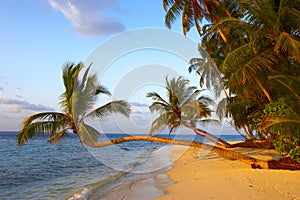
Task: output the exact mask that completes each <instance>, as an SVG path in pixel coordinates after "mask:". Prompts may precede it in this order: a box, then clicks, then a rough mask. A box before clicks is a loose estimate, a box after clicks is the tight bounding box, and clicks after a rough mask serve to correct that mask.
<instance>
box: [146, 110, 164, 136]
mask: <svg viewBox="0 0 300 200" xmlns="http://www.w3.org/2000/svg"><path fill="white" fill-rule="evenodd" d="M166 122H167V113H162V114H161V115H159V117H157V118H156V119H155V120H154V121H153V122H152V124H151V128H150V131H149V134H150V135H152V134H153V133H159V132H161V131H162V130H163V129H165V128H166V127H167V125H168V124H167V123H166Z"/></svg>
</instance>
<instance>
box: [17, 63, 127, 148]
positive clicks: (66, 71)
mask: <svg viewBox="0 0 300 200" xmlns="http://www.w3.org/2000/svg"><path fill="white" fill-rule="evenodd" d="M90 67H91V66H89V67H88V68H87V69H86V70H85V72H84V73H83V75H82V78H81V79H80V72H81V70H82V69H83V68H84V64H83V63H82V62H80V63H78V64H77V65H75V64H74V63H68V64H66V65H65V66H64V67H63V83H64V86H65V92H64V93H63V94H62V95H61V96H60V99H61V101H60V105H61V107H62V110H63V112H42V113H37V114H34V115H31V116H28V117H27V118H26V119H25V120H24V121H23V123H22V128H21V131H20V133H19V134H18V136H17V139H18V144H19V145H23V144H24V143H25V142H26V141H28V140H29V139H31V138H33V137H34V136H37V135H44V134H48V133H49V140H48V141H49V142H58V141H59V140H60V139H61V138H62V137H64V136H66V135H67V133H68V131H73V133H74V134H77V135H78V138H79V140H80V142H82V143H85V144H89V143H94V142H96V141H97V139H98V137H99V133H98V131H97V130H96V129H94V128H93V127H92V126H91V125H89V124H86V123H85V120H86V119H87V118H89V117H98V118H102V117H104V116H105V115H106V114H109V113H119V114H123V115H125V116H129V113H130V106H129V104H128V103H127V102H125V101H123V100H120V101H111V102H109V103H106V104H105V105H102V106H100V107H97V108H94V106H95V103H96V101H97V97H98V95H99V94H106V95H110V92H109V91H108V90H107V89H106V88H105V87H103V86H102V85H99V83H98V79H97V76H96V74H92V75H90V74H89V70H90Z"/></svg>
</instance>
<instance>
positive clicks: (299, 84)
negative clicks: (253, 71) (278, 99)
mask: <svg viewBox="0 0 300 200" xmlns="http://www.w3.org/2000/svg"><path fill="white" fill-rule="evenodd" d="M269 79H270V80H273V81H276V82H278V83H279V84H281V85H283V86H284V88H285V89H288V90H289V91H290V92H291V93H292V94H293V95H294V96H295V97H296V98H297V99H298V100H299V101H300V80H299V78H298V79H297V78H295V77H292V76H287V75H285V76H284V75H278V76H271V77H269ZM284 93H286V90H284Z"/></svg>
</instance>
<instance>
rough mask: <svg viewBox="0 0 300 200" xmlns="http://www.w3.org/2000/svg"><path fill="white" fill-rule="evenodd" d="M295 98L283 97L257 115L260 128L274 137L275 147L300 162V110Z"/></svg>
mask: <svg viewBox="0 0 300 200" xmlns="http://www.w3.org/2000/svg"><path fill="white" fill-rule="evenodd" d="M294 100H295V99H294V98H291V97H290V98H288V97H282V98H279V99H278V101H276V102H272V103H269V104H267V105H266V106H265V108H264V109H263V112H262V114H261V115H260V116H259V115H256V117H257V122H256V123H257V124H258V128H259V130H264V131H266V132H267V133H268V134H270V136H271V137H272V138H273V142H274V146H275V148H276V149H277V150H278V151H279V152H282V153H286V154H288V155H289V156H290V157H291V158H293V159H295V160H297V161H298V162H300V111H299V106H300V104H299V102H298V103H297V102H296V103H295V101H294Z"/></svg>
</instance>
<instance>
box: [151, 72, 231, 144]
mask: <svg viewBox="0 0 300 200" xmlns="http://www.w3.org/2000/svg"><path fill="white" fill-rule="evenodd" d="M165 88H166V91H167V100H165V99H163V98H162V97H161V96H160V95H159V94H158V93H156V92H150V93H148V94H147V97H148V98H152V100H153V101H154V102H153V103H152V104H151V106H150V107H149V108H150V111H151V112H158V113H159V117H157V118H156V119H155V120H154V121H153V123H152V126H151V130H150V134H153V133H155V132H160V131H162V130H163V129H164V128H166V127H169V130H170V133H171V132H172V131H174V130H175V129H176V128H178V127H180V126H184V127H186V128H189V129H192V130H193V131H194V132H195V133H196V134H197V135H198V136H200V137H203V138H206V139H208V140H210V141H212V142H214V143H216V144H217V145H222V146H225V147H230V144H228V143H227V142H226V141H224V140H222V139H220V138H218V137H216V136H215V135H213V134H211V133H208V132H207V131H204V130H202V129H200V128H197V124H199V123H208V122H216V120H212V119H207V117H210V116H211V112H212V111H211V109H210V108H209V106H210V105H211V104H212V103H213V101H212V100H211V99H210V98H208V97H204V96H200V97H199V94H200V92H201V90H197V89H196V87H193V86H189V81H188V80H186V79H184V78H183V77H181V76H180V77H178V78H177V79H176V78H173V79H171V80H170V81H169V80H168V78H166V87H165ZM203 118H205V119H203Z"/></svg>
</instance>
